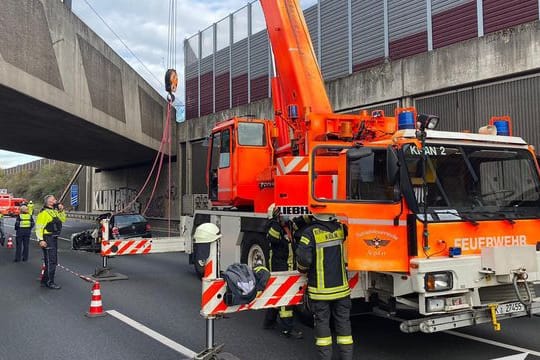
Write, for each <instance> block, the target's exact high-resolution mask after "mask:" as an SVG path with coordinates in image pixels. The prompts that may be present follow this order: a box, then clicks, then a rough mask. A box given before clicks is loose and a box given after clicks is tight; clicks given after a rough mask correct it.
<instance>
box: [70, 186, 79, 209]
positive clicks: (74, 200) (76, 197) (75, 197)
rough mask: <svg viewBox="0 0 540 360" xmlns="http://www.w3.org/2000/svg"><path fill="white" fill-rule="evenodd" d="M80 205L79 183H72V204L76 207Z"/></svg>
mask: <svg viewBox="0 0 540 360" xmlns="http://www.w3.org/2000/svg"><path fill="white" fill-rule="evenodd" d="M78 205H79V185H77V184H73V185H71V206H73V207H75V206H78Z"/></svg>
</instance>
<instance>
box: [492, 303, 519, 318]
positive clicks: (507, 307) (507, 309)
mask: <svg viewBox="0 0 540 360" xmlns="http://www.w3.org/2000/svg"><path fill="white" fill-rule="evenodd" d="M520 311H525V306H523V304H522V303H520V302H518V301H516V302H513V303H509V304H501V305H499V306H497V311H496V312H497V315H503V314H510V313H515V312H520Z"/></svg>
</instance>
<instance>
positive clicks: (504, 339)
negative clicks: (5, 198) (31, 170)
mask: <svg viewBox="0 0 540 360" xmlns="http://www.w3.org/2000/svg"><path fill="white" fill-rule="evenodd" d="M12 224H13V220H12V219H6V221H5V230H6V232H7V233H13V227H12ZM89 225H91V223H87V222H84V221H74V220H71V221H68V222H67V223H66V225H65V227H64V230H63V233H62V235H61V236H62V237H63V238H69V235H70V234H71V233H72V232H75V231H80V230H82V229H86V228H88V227H89ZM60 245H61V246H60V252H59V263H60V264H62V265H64V266H66V267H68V268H70V269H71V270H73V271H75V272H78V273H82V274H90V273H92V272H93V271H94V268H95V267H96V266H98V265H99V264H100V262H101V258H100V257H99V256H98V255H95V254H89V253H84V252H75V251H73V250H71V249H70V244H69V243H68V242H67V241H62V242H60ZM13 257H14V249H6V248H5V247H4V248H0V279H1V280H2V281H1V282H0V284H1V286H2V288H1V290H0V360H17V359H25V360H26V359H66V360H68V359H69V360H72V359H81V360H86V359H130V360H137V359H145V360H146V359H185V358H186V356H184V355H183V354H186V350H185V349H182V348H181V347H182V346H183V347H185V348H187V349H189V350H191V351H194V352H199V351H201V350H202V349H203V348H204V344H205V321H204V319H203V318H202V317H201V316H200V315H199V310H200V308H199V304H200V291H201V290H200V280H199V279H198V278H197V277H196V276H195V274H194V272H193V270H192V266H191V265H189V264H188V257H187V255H185V254H150V255H144V256H131V257H117V258H114V259H111V261H110V263H109V264H110V265H111V266H113V267H114V269H115V270H116V271H118V272H121V273H123V274H125V275H128V276H129V280H124V281H115V282H102V283H101V292H102V296H103V306H104V308H105V310H115V311H116V312H118V313H120V314H122V315H124V316H127V317H128V318H130V319H132V320H134V321H136V322H138V323H140V324H142V325H144V326H146V327H147V328H149V329H151V330H153V331H155V332H156V333H157V334H159V335H161V336H164V337H166V338H168V339H170V340H171V341H172V342H171V343H170V344H169V345H170V346H166V345H164V344H163V343H162V342H159V341H157V340H155V337H159V336H158V335H156V333H152V335H153V336H154V337H151V336H149V335H147V334H146V333H143V332H140V331H139V330H137V329H136V328H134V327H133V326H131V325H128V324H126V323H124V322H123V321H120V320H119V319H118V318H116V317H114V316H112V315H110V314H109V315H107V316H105V317H101V318H87V317H85V316H84V314H85V313H86V312H87V311H88V308H89V305H90V290H91V284H90V283H88V282H85V281H83V280H81V279H80V278H78V277H76V276H75V275H73V274H71V273H69V272H66V271H64V270H62V269H58V270H57V282H58V283H59V284H61V285H62V289H61V290H59V291H55V290H49V289H45V288H40V286H39V282H38V281H37V278H38V276H39V271H40V264H41V254H40V250H39V248H38V247H37V244H36V243H35V242H32V243H31V252H30V259H29V261H28V262H27V263H14V262H13ZM263 316H264V313H263V312H261V311H251V312H249V311H248V312H243V313H240V314H234V315H231V316H228V317H227V318H225V319H221V320H218V321H217V322H216V342H217V343H224V344H225V351H226V352H229V353H232V354H234V355H235V356H236V357H238V358H239V359H242V360H253V359H257V360H271V359H282V360H289V359H290V360H303V359H308V360H309V359H316V353H315V349H314V344H313V340H312V339H313V331H312V329H310V328H307V327H305V326H303V325H300V324H299V325H298V327H299V328H300V329H301V330H302V331H303V332H304V334H305V338H304V339H302V340H290V339H287V338H284V337H283V336H281V335H280V334H279V333H278V332H277V331H269V330H262V328H261V324H262V320H263ZM352 324H353V336H354V339H355V359H384V360H386V359H387V360H390V359H414V360H417V359H437V360H446V359H471V360H472V359H474V360H479V359H480V360H482V359H485V360H490V359H500V358H505V357H507V360H510V359H512V360H517V359H525V358H526V359H527V360H532V359H540V356H535V355H531V354H530V355H526V353H527V352H533V353H535V354H536V355H540V318H538V317H533V318H532V319H528V318H522V319H515V320H509V321H505V322H503V323H502V327H503V330H502V332H500V333H495V332H494V331H493V330H492V328H491V327H490V326H488V325H481V326H478V327H476V328H471V329H466V330H460V331H459V332H455V333H437V334H431V335H427V334H418V333H417V334H404V333H401V332H400V331H399V326H398V323H396V322H394V321H392V320H388V319H383V318H379V317H375V316H367V315H366V316H358V317H355V318H353V322H352ZM463 336H466V337H467V338H464V337H463ZM486 341H487V342H488V343H486ZM489 341H492V343H489ZM189 350H187V351H189ZM521 354H522V355H521Z"/></svg>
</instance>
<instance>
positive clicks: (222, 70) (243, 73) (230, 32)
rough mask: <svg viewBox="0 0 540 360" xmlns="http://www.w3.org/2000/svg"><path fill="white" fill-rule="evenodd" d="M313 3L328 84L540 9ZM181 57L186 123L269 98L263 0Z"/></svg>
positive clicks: (458, 3)
mask: <svg viewBox="0 0 540 360" xmlns="http://www.w3.org/2000/svg"><path fill="white" fill-rule="evenodd" d="M303 3H305V2H303ZM310 3H314V4H313V5H312V6H309V7H308V8H306V9H305V10H304V15H305V18H306V22H307V25H308V28H309V32H310V34H311V39H312V42H313V45H314V47H315V52H316V54H317V57H318V60H319V64H320V66H321V70H322V73H323V76H324V78H325V80H332V79H336V78H339V77H343V76H347V75H349V74H352V73H353V72H356V71H361V70H363V69H367V68H369V67H372V66H374V65H377V64H380V63H382V62H384V61H385V60H395V59H399V58H403V57H406V56H411V55H415V54H418V53H422V52H425V51H431V50H433V49H436V48H440V47H443V46H447V45H450V44H453V43H456V42H460V41H464V40H467V39H470V38H474V37H480V36H483V35H484V34H486V33H489V32H493V31H497V30H500V29H504V28H507V27H511V26H514V25H517V24H520V23H525V22H530V21H534V20H536V19H538V18H539V8H540V5H539V3H540V0H316V1H313V0H311V1H310ZM184 54H185V64H184V65H185V89H186V99H185V100H186V101H185V104H186V119H190V118H196V117H199V116H203V115H207V114H211V113H214V112H217V111H220V110H224V109H228V108H232V107H235V106H239V105H243V104H246V103H250V102H253V101H256V100H260V99H263V98H266V97H268V96H270V81H269V77H270V73H271V70H270V69H271V63H270V54H269V44H268V36H267V33H266V29H265V21H264V16H263V13H262V9H261V5H260V3H259V2H258V1H255V2H252V3H249V4H248V5H246V6H245V7H243V8H241V9H239V10H237V11H236V12H234V13H232V14H230V15H229V16H228V17H226V18H224V19H222V20H221V21H219V22H217V23H215V24H213V25H211V26H209V27H208V28H206V29H204V30H202V31H200V32H198V33H197V34H195V35H194V36H192V37H190V38H188V39H186V40H185V42H184ZM358 105H362V104H358Z"/></svg>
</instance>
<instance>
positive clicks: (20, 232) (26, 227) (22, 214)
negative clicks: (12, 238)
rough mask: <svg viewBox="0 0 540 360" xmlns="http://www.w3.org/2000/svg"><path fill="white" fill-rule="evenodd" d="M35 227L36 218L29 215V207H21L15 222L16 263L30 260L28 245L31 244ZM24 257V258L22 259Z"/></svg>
mask: <svg viewBox="0 0 540 360" xmlns="http://www.w3.org/2000/svg"><path fill="white" fill-rule="evenodd" d="M33 227H34V218H32V215H30V214H29V211H28V207H27V206H25V205H23V206H21V207H20V211H19V215H18V216H17V219H16V220H15V231H16V241H17V248H16V249H15V260H14V261H15V262H19V261H21V260H22V261H27V260H28V245H29V244H30V234H31V233H32V228H33ZM21 256H22V258H21Z"/></svg>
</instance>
